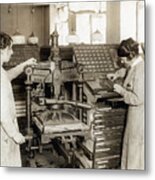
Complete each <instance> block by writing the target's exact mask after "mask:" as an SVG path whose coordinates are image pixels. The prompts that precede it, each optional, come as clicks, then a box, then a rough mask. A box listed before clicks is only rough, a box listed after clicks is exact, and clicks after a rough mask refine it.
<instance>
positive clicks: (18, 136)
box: [13, 133, 25, 144]
mask: <svg viewBox="0 0 155 180" xmlns="http://www.w3.org/2000/svg"><path fill="white" fill-rule="evenodd" d="M13 140H14V141H15V142H16V143H17V144H23V143H25V137H24V136H23V135H22V134H21V133H17V134H16V135H15V136H14V137H13Z"/></svg>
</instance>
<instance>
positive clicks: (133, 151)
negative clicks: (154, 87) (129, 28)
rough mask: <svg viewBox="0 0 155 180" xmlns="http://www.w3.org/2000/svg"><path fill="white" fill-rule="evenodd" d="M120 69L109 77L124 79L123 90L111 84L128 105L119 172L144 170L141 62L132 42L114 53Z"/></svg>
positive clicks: (127, 41) (142, 73)
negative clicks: (120, 170)
mask: <svg viewBox="0 0 155 180" xmlns="http://www.w3.org/2000/svg"><path fill="white" fill-rule="evenodd" d="M117 54H118V57H119V61H120V62H121V64H122V66H123V67H124V69H121V70H120V71H118V72H116V73H115V74H109V75H107V77H108V78H109V79H111V80H115V79H116V78H117V77H119V76H121V77H123V76H124V77H125V79H124V83H123V86H121V85H119V84H114V86H113V87H114V91H115V92H117V93H119V94H120V95H121V96H122V97H123V99H124V102H125V103H126V104H128V114H127V122H126V128H125V135H124V141H123V149H122V160H121V168H122V169H140V170H143V169H144V59H143V57H142V56H141V55H140V54H139V44H138V43H137V42H136V41H134V40H133V39H132V38H129V39H126V40H123V41H122V42H121V43H120V45H119V48H118V50H117Z"/></svg>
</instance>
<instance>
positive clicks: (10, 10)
mask: <svg viewBox="0 0 155 180" xmlns="http://www.w3.org/2000/svg"><path fill="white" fill-rule="evenodd" d="M11 12H12V7H11V4H9V5H8V13H9V14H10V13H11Z"/></svg>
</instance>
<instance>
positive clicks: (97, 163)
mask: <svg viewBox="0 0 155 180" xmlns="http://www.w3.org/2000/svg"><path fill="white" fill-rule="evenodd" d="M125 116H126V110H125V109H122V108H119V109H109V110H104V108H103V109H102V111H101V110H100V109H97V110H96V111H95V113H94V126H93V136H94V140H89V142H84V143H83V144H82V145H81V147H82V149H83V152H84V154H85V156H87V158H88V159H89V160H91V161H92V168H96V169H117V168H119V167H120V162H121V149H122V143H123V135H124V126H125Z"/></svg>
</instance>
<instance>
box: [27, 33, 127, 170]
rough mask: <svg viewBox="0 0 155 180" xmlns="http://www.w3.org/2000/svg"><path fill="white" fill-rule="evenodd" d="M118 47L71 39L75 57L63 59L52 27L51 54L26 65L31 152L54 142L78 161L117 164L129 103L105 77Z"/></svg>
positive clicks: (87, 164)
mask: <svg viewBox="0 0 155 180" xmlns="http://www.w3.org/2000/svg"><path fill="white" fill-rule="evenodd" d="M116 48H117V45H86V44H79V45H72V47H71V49H72V60H70V61H69V60H67V59H65V60H63V59H62V57H61V53H60V47H59V45H58V33H57V31H56V30H55V31H54V32H53V34H52V35H51V47H49V48H48V51H49V55H48V60H47V61H45V62H39V63H38V65H36V66H28V67H26V68H25V74H26V76H27V80H26V82H25V86H26V92H27V103H26V116H27V139H28V143H27V150H28V152H29V153H30V155H31V154H33V155H34V152H35V150H36V149H39V151H40V152H42V151H43V150H44V144H47V143H50V142H52V143H54V145H55V147H56V148H57V149H59V152H61V153H62V154H63V156H64V157H65V158H66V159H67V161H68V163H70V164H72V165H73V166H74V167H78V168H98V169H99V168H103V169H106V168H108V169H109V168H110V169H115V168H119V166H120V159H121V146H122V136H123V132H124V126H125V116H126V107H125V105H124V104H123V101H122V98H121V97H120V96H119V95H118V94H117V93H115V92H113V82H112V81H110V80H108V79H107V78H106V75H107V74H108V73H112V72H115V71H116V67H115V64H114V61H113V55H112V54H113V53H112V52H114V51H115V50H116ZM121 82H122V81H120V83H121ZM36 142H37V143H36Z"/></svg>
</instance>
